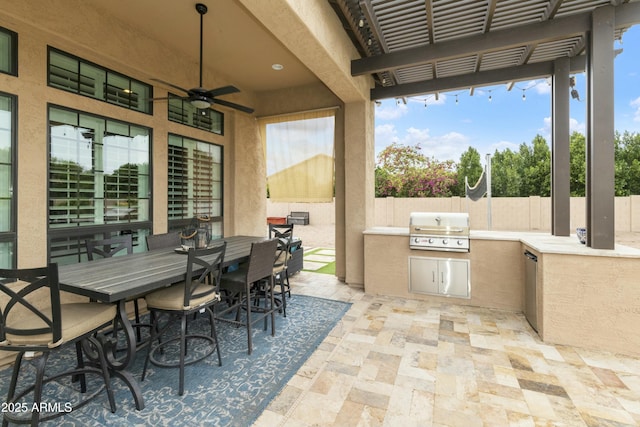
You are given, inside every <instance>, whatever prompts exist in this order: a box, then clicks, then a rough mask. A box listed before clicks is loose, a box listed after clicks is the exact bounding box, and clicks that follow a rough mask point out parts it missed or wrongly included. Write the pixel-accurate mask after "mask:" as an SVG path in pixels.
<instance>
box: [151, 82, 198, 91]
mask: <svg viewBox="0 0 640 427" xmlns="http://www.w3.org/2000/svg"><path fill="white" fill-rule="evenodd" d="M151 80H153V81H154V82H158V83H162V84H163V85H166V86H169V87H172V88H174V89H178V90H181V91H182V92H184V93H190V92H189V90H187V89H185V88H182V87H180V86H176V85H174V84H173V83H169V82H165V81H164V80H160V79H151Z"/></svg>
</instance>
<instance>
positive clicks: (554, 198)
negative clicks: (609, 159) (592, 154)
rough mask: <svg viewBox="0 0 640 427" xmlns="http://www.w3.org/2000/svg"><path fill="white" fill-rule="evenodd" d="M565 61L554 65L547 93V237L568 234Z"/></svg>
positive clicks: (567, 132)
mask: <svg viewBox="0 0 640 427" xmlns="http://www.w3.org/2000/svg"><path fill="white" fill-rule="evenodd" d="M569 62H570V60H569V58H562V59H558V60H556V61H555V62H554V67H553V68H554V69H553V81H552V94H551V129H552V136H551V140H552V143H551V144H552V147H551V234H552V235H554V236H568V235H569V234H570V226H571V225H570V223H571V221H570V219H571V215H570V214H571V212H570V185H569V184H570V181H571V172H570V171H571V169H570V159H569V157H570V156H569V118H570V117H569Z"/></svg>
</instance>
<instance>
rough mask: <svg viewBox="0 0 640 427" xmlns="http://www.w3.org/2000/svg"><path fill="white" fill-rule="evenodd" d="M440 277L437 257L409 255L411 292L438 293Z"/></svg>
mask: <svg viewBox="0 0 640 427" xmlns="http://www.w3.org/2000/svg"><path fill="white" fill-rule="evenodd" d="M439 277H440V276H439V274H438V260H437V259H434V258H419V257H409V292H416V293H420V294H437V293H438V282H439V280H440V279H439Z"/></svg>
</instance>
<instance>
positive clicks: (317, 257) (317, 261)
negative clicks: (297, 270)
mask: <svg viewBox="0 0 640 427" xmlns="http://www.w3.org/2000/svg"><path fill="white" fill-rule="evenodd" d="M302 269H303V270H304V271H312V272H314V273H323V274H334V275H335V274H336V250H335V249H328V248H314V249H310V250H309V251H307V250H305V252H304V265H303V268H302Z"/></svg>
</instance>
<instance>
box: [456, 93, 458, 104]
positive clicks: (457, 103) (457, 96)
mask: <svg viewBox="0 0 640 427" xmlns="http://www.w3.org/2000/svg"><path fill="white" fill-rule="evenodd" d="M456 105H458V95H456Z"/></svg>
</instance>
